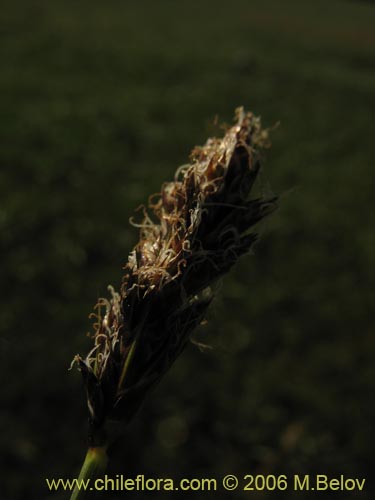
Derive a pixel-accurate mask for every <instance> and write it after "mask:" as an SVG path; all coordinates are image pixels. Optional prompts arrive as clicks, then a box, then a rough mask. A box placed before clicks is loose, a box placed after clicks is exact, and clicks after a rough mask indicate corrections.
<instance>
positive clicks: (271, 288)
mask: <svg viewBox="0 0 375 500" xmlns="http://www.w3.org/2000/svg"><path fill="white" fill-rule="evenodd" d="M374 25H375V6H374V5H373V4H372V3H369V2H355V1H352V2H349V1H341V2H339V1H329V2H327V1H325V2H323V1H321V0H319V1H316V2H306V1H304V2H297V1H292V0H287V1H285V2H277V1H276V0H266V1H262V2H261V1H260V0H259V1H258V0H253V1H245V0H239V1H236V2H232V4H230V3H228V2H224V1H216V2H214V1H210V0H201V1H200V2H197V3H195V2H186V3H185V2H181V3H180V2H172V1H160V2H151V1H146V0H140V1H138V2H132V1H117V0H108V1H106V2H100V1H96V0H95V1H90V2H88V1H86V0H82V1H80V2H73V1H64V2H63V1H60V0H57V1H55V2H49V3H46V2H42V1H37V0H33V1H27V2H26V1H15V2H13V3H12V4H9V5H8V7H7V8H4V9H3V11H2V13H1V35H2V42H1V49H0V50H1V72H0V96H1V97H0V107H1V109H0V111H1V115H0V116H1V121H0V136H1V149H0V165H1V169H0V190H1V191H0V239H1V241H0V245H1V271H0V272H1V276H0V280H1V290H2V300H1V321H0V328H1V332H0V361H1V363H0V370H1V380H2V384H1V393H0V394H1V406H0V424H1V434H0V452H1V454H0V460H1V491H2V493H1V496H2V498H3V499H4V500H23V499H38V500H40V499H47V498H56V499H59V498H61V499H63V498H67V497H68V496H69V495H67V493H64V492H62V491H60V492H56V493H50V492H48V490H47V487H46V486H45V478H46V477H49V478H53V477H55V478H58V477H70V478H72V477H74V476H76V475H77V474H78V470H79V467H80V465H81V461H82V459H83V456H84V453H85V447H86V408H85V399H84V395H83V391H82V387H81V381H80V376H79V373H77V372H76V371H75V370H73V371H71V372H68V368H69V365H70V362H71V360H72V358H73V356H74V355H75V354H76V353H78V352H79V353H81V354H85V353H86V352H87V351H88V350H89V348H90V345H91V343H90V341H89V339H88V338H87V337H86V336H85V333H86V332H87V331H89V330H90V321H89V319H88V315H89V313H90V312H91V310H92V306H93V304H94V303H95V302H96V300H97V298H98V297H99V296H102V295H106V294H107V291H106V286H107V285H108V284H112V285H114V286H115V287H119V285H120V282H121V272H122V271H121V268H122V265H123V264H124V262H125V261H126V259H127V254H128V252H129V251H130V250H131V248H132V246H133V245H134V243H135V241H136V239H137V232H136V230H135V229H133V228H131V226H130V225H129V223H128V219H129V217H130V216H131V215H133V210H134V209H135V208H136V207H137V206H139V205H140V204H141V203H143V202H145V201H147V197H148V195H150V194H152V193H155V192H157V191H158V190H159V187H160V185H161V183H162V182H163V181H166V180H169V179H171V178H172V176H173V174H174V171H175V169H176V167H177V166H179V165H181V164H183V163H186V162H187V161H188V155H189V153H190V150H191V149H192V147H193V146H194V145H196V144H202V143H203V142H204V141H205V140H206V138H207V137H208V136H209V135H210V134H211V133H212V130H213V126H212V123H213V121H214V118H215V115H216V114H218V115H219V118H220V120H221V121H225V122H230V121H231V119H232V116H233V112H234V108H236V107H237V106H238V105H244V106H245V108H247V109H251V110H252V111H254V112H255V113H256V114H258V115H261V116H262V120H263V124H264V125H265V126H273V125H275V124H276V123H277V122H280V125H279V127H278V128H277V129H276V130H275V131H274V132H273V133H272V142H273V147H272V149H271V150H270V151H269V152H268V153H267V161H266V162H265V164H264V169H263V171H262V175H261V178H260V180H259V183H258V190H260V191H262V192H265V193H277V194H280V193H281V194H282V197H281V203H280V210H279V211H278V212H277V214H276V215H274V216H272V217H271V218H270V219H269V220H268V221H267V222H266V223H265V224H263V225H262V226H261V233H262V238H261V240H260V242H259V244H258V245H257V246H256V248H255V251H254V254H253V255H252V256H247V257H245V258H242V259H241V261H240V263H239V265H237V267H236V268H235V269H234V271H233V272H232V273H231V274H230V275H229V276H227V277H226V278H225V279H224V280H222V281H221V283H220V285H219V287H218V290H217V297H216V300H215V301H214V304H213V306H212V308H211V311H210V314H209V322H208V325H207V326H204V327H202V328H200V330H199V331H197V334H196V338H197V339H199V341H201V342H204V343H206V344H209V345H210V346H211V347H212V349H209V350H206V351H205V352H200V351H199V350H198V349H197V348H196V347H195V346H193V345H192V346H190V347H189V348H188V349H187V351H186V352H185V353H184V354H183V356H182V357H181V358H180V359H179V360H178V362H177V363H176V364H175V365H174V367H173V368H172V369H171V371H170V372H169V373H168V375H167V376H166V377H165V379H164V380H163V381H162V383H161V384H160V385H159V386H158V388H157V389H156V390H155V391H154V392H153V393H152V394H150V395H149V397H148V399H147V401H146V403H145V404H144V406H143V408H142V410H141V411H140V413H139V414H138V416H137V418H136V420H135V421H134V422H133V423H132V424H131V425H130V426H129V428H128V430H127V432H126V433H125V437H124V439H122V440H121V441H120V442H119V443H118V444H117V445H116V446H115V447H114V448H113V450H112V460H111V463H110V471H109V473H111V474H112V475H115V474H116V473H118V474H124V475H127V476H130V477H133V476H135V475H137V474H145V475H146V476H149V477H173V478H180V477H202V476H203V477H218V478H220V477H221V476H223V475H225V474H237V475H239V476H241V475H244V474H252V473H253V474H256V473H262V474H276V475H277V474H283V473H285V474H288V475H289V476H291V475H293V474H295V473H299V474H308V473H310V474H315V473H319V474H328V475H332V477H338V476H337V475H338V474H345V475H346V476H347V477H359V478H362V477H367V484H366V488H365V491H364V492H363V493H362V494H360V496H359V494H358V498H359V497H360V498H363V499H367V498H371V471H373V469H374V465H375V464H374V459H373V449H372V448H373V446H372V443H373V442H374V439H373V438H374V435H373V431H374V427H373V426H374V417H375V407H374V399H373V390H374V382H375V368H374V362H373V360H374V347H375V346H374V338H373V329H372V323H373V315H372V314H371V310H370V305H371V304H373V302H374V291H373V290H374V288H373V277H374V231H373V224H374V211H373V205H372V203H373V196H374V185H373V182H374V174H373V159H374V156H373V136H374V129H373V112H374V106H375V95H374V87H375V71H374V52H375V34H374V30H373V26H374ZM249 493H250V492H242V493H241V491H239V490H238V491H236V492H235V493H232V494H229V493H227V492H225V491H218V492H216V493H215V495H214V497H215V498H223V499H225V498H229V497H230V498H239V499H241V498H247V497H248V494H249ZM197 495H199V496H202V497H205V496H207V498H208V497H210V495H209V494H208V493H207V494H203V493H201V494H194V495H193V494H192V493H191V494H190V496H189V494H186V495H185V496H184V498H193V497H194V498H196V497H197ZM274 495H275V493H272V492H270V493H268V494H267V493H264V494H263V496H262V498H272V497H273V496H274ZM296 495H297V494H296V493H294V492H293V491H291V490H288V491H285V492H282V493H279V494H277V496H278V498H292V497H295V496H296ZM106 496H107V497H110V498H123V497H125V496H127V497H128V498H135V499H136V498H141V497H144V496H150V497H151V494H150V495H145V494H144V493H131V492H129V493H127V494H126V495H125V493H123V492H122V493H118V494H117V496H116V495H115V494H109V493H108V494H107V495H105V494H102V495H99V497H100V498H102V497H103V498H105V497H106ZM153 496H157V495H155V494H153ZM252 496H253V497H254V498H258V497H259V498H260V496H261V495H260V494H259V495H256V494H255V493H253V494H252ZM304 496H307V494H304V493H300V494H299V498H303V497H304ZM171 497H172V495H171V494H166V493H164V495H163V494H159V495H158V498H171ZM211 497H212V495H211ZM347 497H348V498H349V497H350V498H352V495H349V494H345V493H340V498H347Z"/></svg>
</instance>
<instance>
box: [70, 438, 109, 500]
mask: <svg viewBox="0 0 375 500" xmlns="http://www.w3.org/2000/svg"><path fill="white" fill-rule="evenodd" d="M107 461H108V457H107V446H96V447H92V448H89V449H88V450H87V454H86V458H85V461H84V462H83V465H82V469H81V472H80V474H79V478H78V480H77V484H78V485H79V486H81V488H79V487H78V485H77V484H76V487H75V488H74V491H73V493H72V496H71V497H70V500H82V499H83V498H86V494H87V492H88V491H90V486H89V484H90V480H91V479H95V478H96V477H98V476H99V475H100V474H102V473H103V472H104V471H105V469H106V467H107ZM85 484H86V485H87V486H86V487H85V486H84V485H85Z"/></svg>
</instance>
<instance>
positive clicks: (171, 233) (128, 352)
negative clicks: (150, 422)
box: [75, 108, 276, 444]
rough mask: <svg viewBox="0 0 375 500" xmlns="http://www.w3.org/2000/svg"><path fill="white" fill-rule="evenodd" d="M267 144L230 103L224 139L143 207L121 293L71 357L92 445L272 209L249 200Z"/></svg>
mask: <svg viewBox="0 0 375 500" xmlns="http://www.w3.org/2000/svg"><path fill="white" fill-rule="evenodd" d="M267 145H268V135H267V131H265V130H263V129H262V128H261V124H260V120H259V118H257V117H255V116H253V114H252V113H245V112H244V110H243V109H242V108H239V109H237V110H236V124H235V125H234V126H233V127H231V128H229V129H228V130H227V131H226V133H225V135H224V137H223V138H221V139H216V138H213V139H209V140H208V141H207V142H206V144H205V145H204V146H203V147H196V148H195V149H194V150H193V151H192V154H191V162H190V163H189V164H188V165H186V166H183V167H180V168H179V169H178V170H177V172H176V176H175V179H174V181H172V182H167V183H165V184H164V185H163V186H162V188H161V193H160V194H159V195H158V197H157V198H156V199H154V197H152V199H150V201H149V207H148V210H147V209H146V208H144V217H143V220H142V222H141V223H140V224H137V226H138V227H140V238H139V243H138V244H137V245H136V246H135V248H134V249H133V251H132V252H131V253H130V256H129V259H128V262H127V264H126V265H125V267H124V270H125V272H124V278H123V283H122V287H121V291H120V293H116V292H115V291H114V289H113V288H112V287H109V289H110V292H111V296H110V298H109V299H100V300H99V302H98V304H97V306H96V311H95V317H96V319H97V321H96V324H95V333H94V346H93V348H92V350H91V351H90V353H89V354H88V355H87V356H86V358H85V359H82V358H81V357H80V356H76V358H75V361H76V362H77V363H78V365H79V368H80V370H81V373H82V377H83V381H84V385H85V388H86V393H87V403H88V409H89V420H90V424H91V425H90V439H91V442H92V443H94V444H95V441H97V440H98V439H100V438H98V436H100V434H101V429H102V428H103V424H104V422H105V421H106V420H107V419H109V420H120V421H124V422H128V421H129V420H130V419H131V418H132V417H133V415H134V414H135V412H136V411H137V409H138V408H139V406H140V405H141V403H142V401H143V399H144V397H145V395H146V393H147V392H148V391H149V389H151V388H152V387H153V386H154V385H155V384H156V383H157V382H158V381H159V380H160V378H161V377H162V375H163V374H164V373H165V372H166V371H167V370H168V369H169V368H170V366H171V365H172V363H173V362H174V360H175V359H176V358H177V357H178V355H179V354H180V353H181V352H182V350H183V349H184V347H185V346H186V343H187V342H188V340H189V337H190V334H191V332H192V331H193V330H194V328H195V327H196V326H197V325H198V324H199V323H200V322H201V321H202V320H203V319H204V316H205V313H206V310H207V308H208V306H209V304H210V302H211V299H212V292H211V288H210V287H211V286H212V285H213V284H214V282H215V281H216V280H217V279H218V278H219V277H221V276H222V275H223V274H225V273H226V272H227V271H228V270H229V269H230V268H231V267H232V266H233V264H234V263H235V262H236V261H237V259H238V258H239V257H240V256H241V255H242V254H244V253H246V252H247V251H248V250H249V249H250V247H251V246H252V244H253V243H254V241H255V240H256V234H255V233H253V232H250V233H249V231H248V230H249V229H250V228H251V227H252V226H254V225H255V224H256V223H257V222H258V221H259V220H260V219H262V218H263V217H264V216H266V215H267V214H269V213H271V212H272V211H273V210H274V209H275V208H276V198H269V199H263V198H257V199H252V200H249V193H250V191H251V188H252V186H253V183H254V181H255V179H256V177H257V173H258V171H259V168H260V162H259V150H260V149H261V148H263V147H266V146H267Z"/></svg>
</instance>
